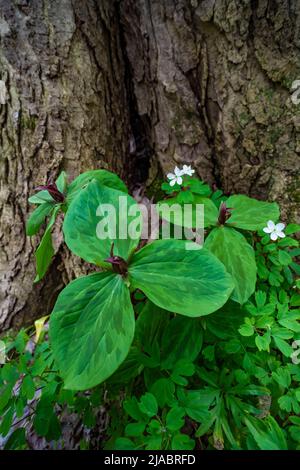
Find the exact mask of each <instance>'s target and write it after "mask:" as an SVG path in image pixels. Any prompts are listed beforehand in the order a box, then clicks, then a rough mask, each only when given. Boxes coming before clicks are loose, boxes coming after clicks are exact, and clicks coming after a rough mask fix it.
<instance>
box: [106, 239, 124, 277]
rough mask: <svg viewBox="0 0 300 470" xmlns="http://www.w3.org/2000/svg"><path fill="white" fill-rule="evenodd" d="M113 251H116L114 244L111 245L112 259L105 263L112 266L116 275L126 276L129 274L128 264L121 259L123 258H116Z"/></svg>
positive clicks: (107, 259)
mask: <svg viewBox="0 0 300 470" xmlns="http://www.w3.org/2000/svg"><path fill="white" fill-rule="evenodd" d="M113 250H114V243H113V244H112V245H111V249H110V257H109V258H106V259H105V260H104V261H106V262H107V263H110V264H111V265H112V269H113V271H114V272H115V273H117V274H121V275H122V276H124V275H125V274H127V271H128V264H127V262H126V261H125V259H123V258H121V256H115V255H114V254H113Z"/></svg>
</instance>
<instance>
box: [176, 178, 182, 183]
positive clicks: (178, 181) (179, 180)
mask: <svg viewBox="0 0 300 470" xmlns="http://www.w3.org/2000/svg"><path fill="white" fill-rule="evenodd" d="M177 183H178V184H182V178H181V176H178V178H177Z"/></svg>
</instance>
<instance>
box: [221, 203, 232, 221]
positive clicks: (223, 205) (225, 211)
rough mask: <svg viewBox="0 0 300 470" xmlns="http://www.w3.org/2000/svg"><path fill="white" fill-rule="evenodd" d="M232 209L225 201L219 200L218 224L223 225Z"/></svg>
mask: <svg viewBox="0 0 300 470" xmlns="http://www.w3.org/2000/svg"><path fill="white" fill-rule="evenodd" d="M232 210H233V209H232V208H230V207H227V206H226V203H225V202H221V204H220V209H219V217H218V222H219V224H220V225H224V224H225V222H227V220H228V219H229V218H230V216H231V211H232Z"/></svg>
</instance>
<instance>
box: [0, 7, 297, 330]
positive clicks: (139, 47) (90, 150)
mask: <svg viewBox="0 0 300 470" xmlns="http://www.w3.org/2000/svg"><path fill="white" fill-rule="evenodd" d="M0 40H1V44H0V45H1V48H0V67H1V69H0V80H2V93H1V89H0V95H1V97H2V98H3V85H4V88H5V89H4V91H5V90H6V95H5V94H4V98H5V99H2V101H1V100H0V102H1V103H2V104H0V123H1V137H0V146H1V157H0V162H1V167H0V168H1V193H0V208H1V212H0V218H1V219H0V220H1V254H0V270H1V271H0V273H1V291H0V292H1V293H0V295H1V298H0V302H1V310H0V329H1V328H2V329H6V328H8V327H10V326H12V325H13V326H17V325H19V324H21V323H22V322H23V321H24V319H26V320H30V319H32V318H33V317H36V316H39V315H42V314H45V313H46V312H47V313H48V311H49V310H50V309H51V307H52V305H53V302H54V300H55V298H56V295H57V290H58V289H60V288H61V287H62V285H63V284H64V282H65V281H66V280H69V279H70V278H72V277H74V276H75V275H77V274H78V273H79V272H80V271H81V270H82V269H87V268H86V267H83V266H82V265H81V264H80V262H79V261H78V260H76V259H75V258H73V257H71V256H70V255H68V254H67V251H66V250H65V249H64V247H63V245H62V243H61V239H60V238H59V236H57V237H56V245H57V254H56V257H55V260H54V264H53V266H52V268H51V270H50V272H49V274H48V275H47V277H46V279H45V281H44V282H41V283H40V284H39V285H38V286H34V287H33V286H32V281H33V278H34V262H33V251H34V246H35V242H32V241H31V240H29V239H27V238H26V237H25V231H24V222H25V220H26V218H27V216H28V211H29V207H28V204H27V202H26V200H27V197H28V195H29V194H30V193H31V192H32V188H33V187H34V186H36V185H37V184H40V183H43V182H45V181H46V180H47V178H48V177H49V176H56V175H57V174H58V172H59V171H60V170H61V169H65V170H66V171H67V172H68V173H69V174H70V176H75V175H76V174H78V173H79V172H80V171H83V170H86V169H90V168H99V167H103V166H104V167H106V168H110V169H113V170H115V171H117V172H118V173H119V174H120V175H121V176H122V177H123V178H125V180H126V181H127V182H128V183H129V184H130V185H131V186H132V185H134V184H140V183H144V184H147V185H151V184H154V183H155V182H156V180H157V179H158V178H159V177H160V176H161V175H162V173H165V172H166V171H168V170H170V169H172V167H173V166H174V163H175V162H177V163H183V162H184V163H186V162H191V163H192V164H193V165H194V166H195V167H196V168H197V171H198V173H199V175H200V176H201V177H202V178H203V179H205V180H206V181H208V182H209V183H211V184H213V183H215V184H217V186H218V187H221V188H223V189H224V191H225V192H231V191H232V192H233V191H234V192H242V193H245V194H250V195H252V196H255V197H258V198H270V199H275V200H277V201H279V202H280V203H281V206H282V209H283V211H284V214H285V216H287V215H289V216H290V217H292V219H295V218H296V211H297V203H298V202H299V189H298V178H299V163H298V162H299V153H300V105H298V106H296V105H295V104H293V103H292V101H291V92H290V87H291V84H292V82H293V81H294V80H296V79H300V53H299V49H300V5H299V2H297V0H269V1H268V0H252V1H250V0H118V1H116V0H102V1H101V0H86V1H84V2H82V1H80V0H60V1H59V0H43V1H40V0H15V1H12V2H7V1H6V0H0ZM0 84H1V82H0Z"/></svg>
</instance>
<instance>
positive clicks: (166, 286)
mask: <svg viewBox="0 0 300 470" xmlns="http://www.w3.org/2000/svg"><path fill="white" fill-rule="evenodd" d="M185 246H186V244H185V242H184V241H183V240H157V241H155V242H153V243H150V244H149V245H146V246H145V247H144V248H142V249H141V250H140V251H139V252H138V253H136V254H135V255H134V256H133V258H132V264H131V265H130V266H129V279H130V282H131V285H132V287H134V288H138V289H141V290H142V291H143V292H145V294H146V295H147V296H148V297H149V299H150V300H151V301H152V302H153V303H155V304H156V305H158V306H160V307H162V308H165V309H168V310H169V311H172V312H175V313H181V314H182V315H187V316H191V317H198V316H202V315H207V314H209V313H212V312H214V311H215V310H217V309H218V308H220V307H222V305H224V304H225V302H226V301H227V299H228V297H229V295H230V293H231V291H232V288H233V282H232V279H231V276H230V275H229V274H227V273H226V271H225V268H224V266H223V264H222V263H221V262H220V261H219V260H218V259H217V258H216V257H215V256H214V255H212V254H211V253H210V252H209V251H208V250H205V249H199V250H186V249H185Z"/></svg>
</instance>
